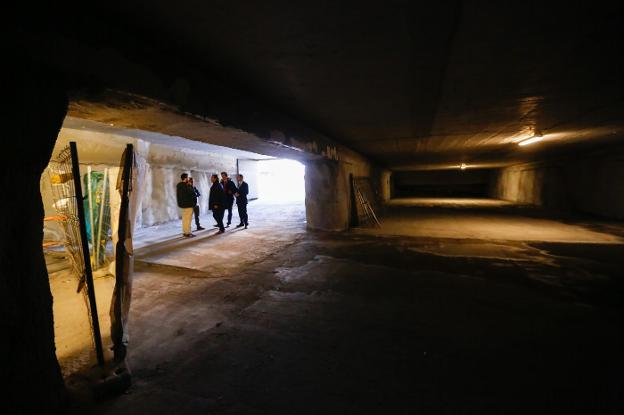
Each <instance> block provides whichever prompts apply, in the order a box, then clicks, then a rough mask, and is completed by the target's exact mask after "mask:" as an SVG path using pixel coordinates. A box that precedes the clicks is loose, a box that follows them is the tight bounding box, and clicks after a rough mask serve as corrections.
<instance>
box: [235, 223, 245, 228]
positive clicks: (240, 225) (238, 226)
mask: <svg viewBox="0 0 624 415" xmlns="http://www.w3.org/2000/svg"><path fill="white" fill-rule="evenodd" d="M242 226H245V225H243V224H242V223H239V224H238V225H236V227H237V228H240V227H242Z"/></svg>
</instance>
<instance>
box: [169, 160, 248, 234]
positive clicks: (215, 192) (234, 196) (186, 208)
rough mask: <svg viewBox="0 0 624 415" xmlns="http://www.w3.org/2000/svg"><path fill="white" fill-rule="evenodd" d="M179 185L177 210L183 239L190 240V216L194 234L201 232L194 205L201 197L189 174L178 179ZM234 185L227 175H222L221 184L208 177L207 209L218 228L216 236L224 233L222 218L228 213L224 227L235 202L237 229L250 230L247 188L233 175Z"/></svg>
mask: <svg viewBox="0 0 624 415" xmlns="http://www.w3.org/2000/svg"><path fill="white" fill-rule="evenodd" d="M180 179H181V181H180V183H178V185H177V187H176V196H177V199H178V206H179V207H180V209H181V211H182V235H183V236H185V237H187V238H191V237H193V236H195V235H193V233H192V232H191V221H192V219H193V214H195V225H196V226H197V230H198V231H201V230H202V229H204V228H203V227H202V226H201V225H200V223H199V205H198V204H197V200H198V198H199V197H200V196H201V194H200V193H199V190H197V188H196V187H195V186H194V184H193V178H192V177H189V175H188V174H186V173H182V175H181V176H180ZM236 179H237V180H236V183H235V182H233V181H232V180H230V178H229V177H228V174H227V173H226V172H224V171H223V172H221V180H219V176H218V175H216V174H213V175H212V176H211V177H210V182H211V185H210V196H209V198H208V209H210V210H211V211H212V216H213V217H214V219H215V221H217V223H216V225H214V226H215V227H216V228H219V232H218V233H223V232H225V228H226V226H225V225H224V224H223V217H224V216H225V211H226V210H227V211H228V216H227V226H228V227H229V226H230V224H231V223H232V207H233V206H234V200H236V207H237V208H238V216H239V218H240V223H239V224H238V225H236V227H237V228H241V227H243V226H244V227H245V229H247V226H249V221H248V217H247V194H248V193H249V185H248V184H247V183H246V182H245V180H244V177H243V175H242V174H237V175H236Z"/></svg>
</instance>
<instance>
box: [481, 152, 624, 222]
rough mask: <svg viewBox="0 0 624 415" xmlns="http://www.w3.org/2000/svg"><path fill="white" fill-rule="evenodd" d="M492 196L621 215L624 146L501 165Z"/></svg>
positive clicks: (621, 217)
mask: <svg viewBox="0 0 624 415" xmlns="http://www.w3.org/2000/svg"><path fill="white" fill-rule="evenodd" d="M492 196H493V197H497V198H500V199H505V200H511V201H515V202H521V203H529V204H534V205H539V206H544V207H548V208H554V209H561V210H571V211H578V212H583V213H590V214H595V215H598V216H602V217H606V218H613V219H624V148H623V147H615V148H611V149H610V150H608V151H601V152H596V153H591V154H586V155H583V156H576V157H568V158H563V159H559V160H555V161H544V162H540V163H526V164H519V165H514V166H511V167H507V168H504V169H501V170H500V171H499V172H498V173H497V174H496V177H495V180H494V184H493V188H492Z"/></svg>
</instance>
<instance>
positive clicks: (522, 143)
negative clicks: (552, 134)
mask: <svg viewBox="0 0 624 415" xmlns="http://www.w3.org/2000/svg"><path fill="white" fill-rule="evenodd" d="M543 139H544V136H543V135H542V133H541V132H538V131H536V132H535V134H533V137H531V138H527V139H526V140H523V141H520V142H519V143H518V145H519V146H526V145H529V144H533V143H537V142H538V141H542V140H543Z"/></svg>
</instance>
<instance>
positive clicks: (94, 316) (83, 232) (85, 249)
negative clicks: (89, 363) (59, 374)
mask: <svg viewBox="0 0 624 415" xmlns="http://www.w3.org/2000/svg"><path fill="white" fill-rule="evenodd" d="M69 149H70V152H71V160H72V173H73V176H74V190H75V192H76V209H77V210H78V225H79V227H80V240H81V242H82V255H83V260H84V273H85V281H86V282H87V289H88V290H89V292H88V293H87V294H88V296H89V308H90V309H91V321H92V324H93V340H94V342H95V354H96V356H97V361H98V365H100V366H103V365H104V351H103V350H102V337H101V335H100V320H99V317H98V312H97V303H96V301H95V286H94V284H93V272H92V270H91V258H90V256H89V239H88V238H87V224H86V222H85V212H84V197H83V196H82V186H81V183H80V167H79V166H80V165H79V164H78V149H77V147H76V142H75V141H70V142H69Z"/></svg>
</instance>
